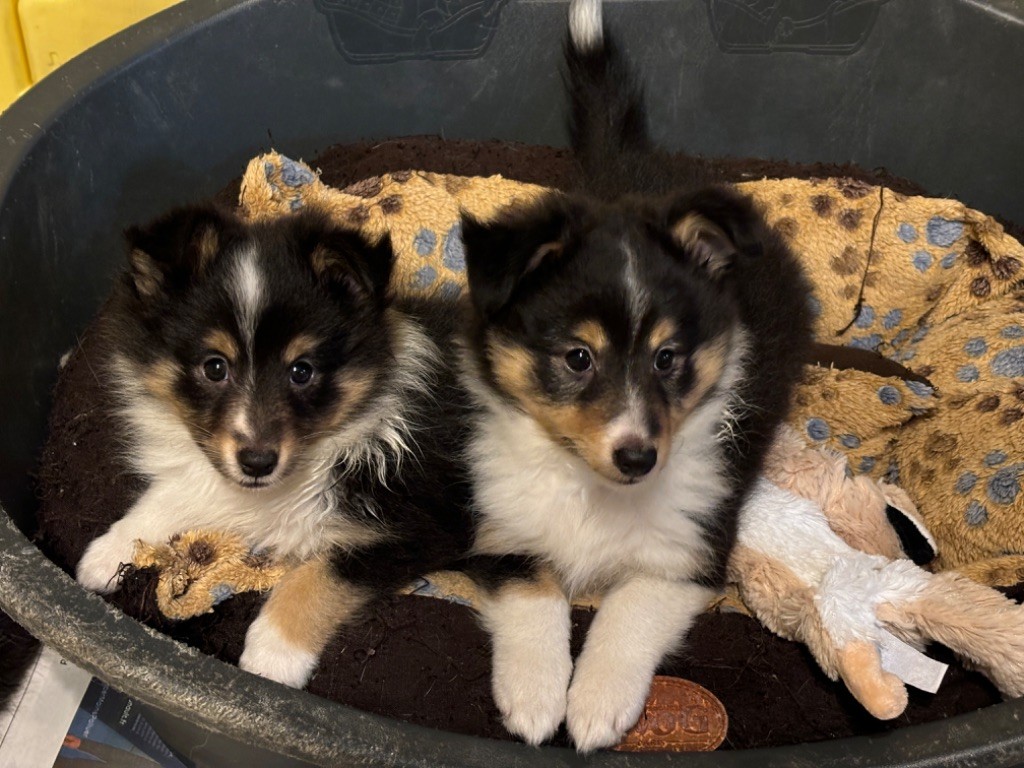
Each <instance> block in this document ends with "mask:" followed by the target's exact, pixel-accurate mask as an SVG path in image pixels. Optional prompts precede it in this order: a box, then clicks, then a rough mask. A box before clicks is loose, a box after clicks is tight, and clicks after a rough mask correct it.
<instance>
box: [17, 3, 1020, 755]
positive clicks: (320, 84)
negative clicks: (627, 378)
mask: <svg viewBox="0 0 1024 768" xmlns="http://www.w3.org/2000/svg"><path fill="white" fill-rule="evenodd" d="M565 10H566V9H565V5H564V3H563V2H548V1H546V0H542V1H537V2H528V1H525V0H524V1H522V2H516V1H515V0H455V1H454V2H444V3H443V2H437V3H429V2H422V1H421V0H379V2H375V3H365V2H359V0H315V2H313V0H248V1H247V2H238V1H237V0H189V2H186V3H183V4H182V5H180V6H178V7H175V8H172V9H171V10H168V11H166V12H164V13H162V14H160V15H159V16H157V17H155V18H153V19H150V20H149V21H147V22H145V23H143V24H142V25H140V26H137V27H134V28H132V29H130V30H127V31H126V32H124V33H122V34H120V35H118V36H117V37H115V38H113V39H112V40H110V41H108V42H106V43H104V44H102V45H101V46H99V47H97V48H95V49H93V50H92V51H89V52H87V53H86V54H84V55H82V56H80V57H79V58H77V59H75V60H74V61H72V62H71V63H69V64H68V65H67V66H65V67H63V68H61V69H60V70H58V71H57V72H56V73H54V74H53V75H51V76H50V77H48V78H47V79H46V80H44V81H43V82H42V83H41V84H40V85H38V86H37V87H36V88H34V89H33V90H32V91H31V92H29V93H28V95H26V96H25V97H24V98H22V99H21V100H20V101H19V102H17V103H16V104H15V105H13V106H12V107H11V108H10V109H9V110H8V111H7V112H6V113H5V114H4V115H3V116H2V117H0V310H2V311H0V349H2V350H3V360H4V363H3V367H2V368H0V402H2V403H3V405H4V407H3V412H2V415H0V501H2V504H3V509H4V511H5V512H6V516H4V517H3V519H2V520H0V544H2V551H0V606H2V608H3V610H5V611H7V612H9V613H10V614H11V615H12V616H14V617H15V618H16V619H17V620H18V621H19V622H21V623H22V624H23V625H24V626H25V627H27V628H28V629H29V630H30V631H31V632H32V633H33V634H35V635H36V636H37V637H39V638H40V639H42V640H43V641H44V642H46V643H48V644H50V645H52V646H53V647H55V648H57V649H58V650H59V651H60V652H61V653H63V654H64V655H65V656H66V657H68V658H69V659H71V660H72V661H74V662H76V663H78V664H80V665H82V666H83V667H85V668H86V669H88V670H90V671H92V672H94V673H95V674H97V675H99V676H100V677H102V678H104V679H105V680H107V681H109V682H110V683H111V684H113V685H114V686H116V687H118V688H120V689H122V690H124V691H125V692H127V693H129V694H131V695H134V696H136V697H138V698H139V699H141V700H142V701H144V702H145V703H146V704H147V705H149V706H150V707H151V708H152V717H153V719H154V721H155V723H156V725H157V728H158V730H159V731H160V732H161V734H162V735H163V736H164V737H165V739H166V740H167V741H168V742H169V743H170V744H171V745H172V746H173V747H174V748H176V749H178V750H179V751H181V752H182V753H183V754H185V755H186V756H190V757H191V758H192V759H194V760H197V761H198V762H199V764H200V765H215V766H233V765H246V766H250V765H268V766H269V765H274V766H277V765H282V766H284V765H305V764H312V765H325V766H326V765H332V766H337V765H369V764H379V765H410V766H411V765H421V766H446V765H452V766H487V768H493V767H494V766H497V765H523V766H527V765H529V766H533V765H567V766H568V765H578V764H583V763H591V764H594V765H616V766H625V765H662V764H668V763H670V764H673V765H684V766H707V765H716V766H758V768H770V767H771V766H813V767H815V768H818V767H820V766H867V765H874V766H953V765H956V766H979V767H982V766H984V768H997V767H999V766H1011V765H1018V764H1024V727H1022V723H1024V701H1017V702H1011V703H1007V704H1002V705H999V706H996V707H992V708H990V709H987V710H984V711H981V712H978V713H975V714H971V715H966V716H961V717H957V718H953V719H950V720H948V721H945V722H942V723H935V724H931V725H927V726H918V727H914V728H907V729H904V730H901V731H897V732H894V733H891V734H888V735H885V736H881V737H877V738H859V739H849V740H843V741H835V742H826V743H819V744H810V745H801V746H798V747H790V748H784V749H772V750H757V751H746V752H733V753H716V754H713V755H695V756H688V755H680V756H665V755H655V756H628V755H619V754H601V755H597V756H595V757H593V758H591V759H590V760H584V759H582V758H579V757H578V756H576V755H575V754H574V753H573V752H570V751H567V750H558V749H542V750H536V749H531V748H527V747H524V746H519V745H515V744H506V743H496V742H490V741H485V740H482V739H473V738H469V737H464V736H453V735H450V734H445V733H441V732H436V731H430V730H427V729H424V728H419V727H413V726H408V725H405V724H402V723H399V722H395V721H390V720H387V719H384V718H380V717H375V716H371V715H366V714H363V713H360V712H357V711H354V710H351V709H347V708H345V707H342V706H339V705H335V704H332V703H330V702H327V701H324V700H321V699H318V698H316V697H313V696H311V695H308V694H306V693H303V692H301V691H293V690H288V689H285V688H283V687H280V686H278V685H276V684H273V683H270V682H268V681H265V680H261V679H257V678H254V677H252V676H250V675H247V674H244V673H242V672H240V671H238V670H237V669H235V668H234V667H231V666H229V665H227V664H223V663H221V662H218V661H216V660H214V659H212V658H206V657H201V656H199V655H198V654H196V653H194V652H193V651H191V650H189V649H187V648H185V647H184V646H181V645H179V644H177V643H175V642H173V641H171V640H169V639H167V638H165V637H163V636H161V635H158V634H156V633H154V632H152V631H150V630H148V629H146V628H144V627H142V626H141V625H139V624H138V623H136V622H135V621H132V620H130V619H126V618H125V617H124V616H123V615H121V614H119V613H117V612H116V611H114V610H112V609H110V608H108V607H107V606H106V605H105V604H104V603H103V601H102V600H100V599H99V598H98V597H95V596H92V595H88V594H86V593H85V592H84V591H83V590H81V589H80V588H78V587H77V586H76V585H75V584H74V583H73V582H72V581H71V580H70V579H68V578H67V577H66V576H65V575H64V574H63V573H62V572H60V571H59V570H58V569H57V568H55V567H54V566H53V565H51V564H50V563H49V562H48V561H46V560H45V559H44V558H43V557H42V556H41V555H40V553H39V552H38V550H36V549H35V548H34V547H33V546H32V545H31V544H30V543H29V542H28V541H27V540H26V538H25V537H24V535H23V533H22V532H23V531H28V530H30V529H31V527H32V525H33V518H34V514H35V508H34V499H33V494H32V490H31V483H30V472H31V470H32V468H33V465H34V462H35V460H36V457H37V455H38V452H39V449H40V447H41V444H42V439H43V432H44V427H45V419H46V412H47V409H48V406H49V393H50V389H51V386H52V384H53V381H54V379H55V376H56V370H57V361H58V359H59V357H60V355H61V354H62V353H63V352H65V351H66V350H67V349H68V348H70V347H71V346H72V345H73V344H74V343H75V338H76V332H77V331H79V330H80V329H81V328H82V327H84V325H85V324H86V323H87V322H88V320H89V319H90V317H91V315H92V313H93V312H94V311H95V310H96V308H97V306H98V304H99V302H100V300H101V298H102V297H103V296H104V294H105V293H106V291H107V290H108V287H109V285H110V281H111V278H112V276H113V274H114V272H115V270H116V269H117V268H118V267H119V266H120V264H121V261H122V259H123V254H122V250H121V244H120V243H121V241H120V232H121V230H122V229H123V228H124V227H125V226H127V225H128V224H130V223H133V222H137V221H140V220H144V219H146V218H149V217H151V216H154V215H157V214H159V213H160V212H162V211H163V210H165V209H166V208H168V207H169V206H171V205H173V204H176V203H181V202H185V201H188V200H194V199H196V198H198V197H202V196H206V195H210V194H212V193H214V192H216V191H217V190H218V189H220V188H221V187H223V186H224V185H225V184H226V183H227V182H228V181H229V180H230V179H231V178H233V177H235V176H237V175H238V174H239V173H240V172H241V170H242V168H243V167H244V164H245V162H246V161H247V160H248V159H249V158H250V157H252V156H253V155H255V154H257V153H259V152H261V151H264V150H266V149H268V148H269V147H271V146H273V147H275V148H277V149H279V150H281V151H282V152H285V153H286V154H289V155H291V156H294V157H306V158H310V157H313V156H315V155H316V154H317V153H318V152H319V151H321V150H323V149H325V148H327V147H328V146H330V145H332V144H335V143H339V142H349V141H354V140H357V139H363V138H386V137H392V136H401V135H411V134H441V135H443V136H445V137H448V138H462V139H490V138H499V139H513V140H519V141H525V142H530V143H538V144H561V143H563V142H564V138H565V137H564V135H563V130H562V127H561V126H562V123H561V114H562V106H563V105H562V95H561V91H560V85H561V80H560V76H559V74H558V58H559V46H560V38H561V34H562V29H563V19H564V14H565ZM608 14H609V16H610V19H611V22H612V23H614V24H615V25H616V26H617V27H618V28H619V29H621V30H622V32H623V35H624V37H625V40H626V41H627V44H628V45H629V46H630V49H631V51H634V52H635V56H636V58H637V59H639V63H640V64H641V65H642V66H643V67H644V69H645V72H646V74H647V78H648V83H649V93H650V94H652V96H653V97H654V98H653V110H652V111H653V123H654V125H655V128H656V131H657V133H658V134H659V137H660V138H661V139H662V140H664V141H665V142H666V143H667V144H668V145H670V146H673V147H682V146H683V144H684V143H685V145H686V147H687V148H688V149H689V150H691V151H696V152H699V153H704V154H709V155H735V156H759V157H774V158H782V159H788V160H793V161H801V162H806V161H816V160H820V161H829V162H845V161H853V162H855V163H858V164H860V165H861V166H864V167H868V168H873V167H877V166H885V167H886V168H888V169H889V170H890V171H892V172H894V173H896V174H898V175H901V176H904V177H908V178H911V179H913V180H915V181H917V182H919V183H921V184H922V185H924V186H925V187H926V188H928V189H930V190H931V191H932V192H933V193H934V194H936V195H949V196H955V197H958V198H960V199H962V200H963V201H965V202H966V203H968V204H970V205H972V206H974V207H976V208H980V209H982V210H985V211H987V212H989V213H993V214H999V215H1001V216H1003V217H1005V218H1007V219H1010V220H1014V221H1017V222H1024V191H1022V190H1024V184H1022V183H1021V182H1022V180H1024V151H1022V138H1021V137H1022V135H1024V133H1022V126H1024V88H1022V85H1024V82H1022V79H1024V2H1020V1H1019V0H990V2H984V1H983V0H820V1H817V2H816V1H815V0H779V1H778V2H757V1H755V0H704V2H697V0H677V1H676V2H661V1H658V0H647V1H644V2H639V1H637V2H611V3H610V4H609V8H608ZM303 761H305V762H303Z"/></svg>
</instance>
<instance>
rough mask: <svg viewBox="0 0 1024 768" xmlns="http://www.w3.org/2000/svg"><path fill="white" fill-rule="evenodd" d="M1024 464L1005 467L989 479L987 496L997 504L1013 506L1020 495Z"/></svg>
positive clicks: (986, 490)
mask: <svg viewBox="0 0 1024 768" xmlns="http://www.w3.org/2000/svg"><path fill="white" fill-rule="evenodd" d="M1022 469H1024V464H1015V465H1013V466H1012V467H1003V468H1002V469H1000V470H999V471H998V472H996V473H995V474H994V475H992V477H990V478H989V481H988V484H987V486H986V487H985V495H986V496H988V498H989V499H990V500H991V501H992V502H993V503H995V504H1003V505H1006V504H1013V502H1014V501H1015V500H1016V499H1017V496H1019V495H1020V473H1021V470H1022Z"/></svg>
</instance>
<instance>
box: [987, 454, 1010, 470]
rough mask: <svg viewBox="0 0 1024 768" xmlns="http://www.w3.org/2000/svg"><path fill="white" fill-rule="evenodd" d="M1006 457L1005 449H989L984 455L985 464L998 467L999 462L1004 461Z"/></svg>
mask: <svg viewBox="0 0 1024 768" xmlns="http://www.w3.org/2000/svg"><path fill="white" fill-rule="evenodd" d="M1006 458H1007V456H1006V452H1005V451H991V452H990V453H988V454H986V456H985V459H984V461H985V466H986V467H998V466H999V465H1000V464H1002V463H1003V462H1004V461H1006Z"/></svg>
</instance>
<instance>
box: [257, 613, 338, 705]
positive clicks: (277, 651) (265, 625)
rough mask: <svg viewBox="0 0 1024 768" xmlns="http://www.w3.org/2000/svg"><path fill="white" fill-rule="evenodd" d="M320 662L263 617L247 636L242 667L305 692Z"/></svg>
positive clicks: (259, 617) (258, 619)
mask: <svg viewBox="0 0 1024 768" xmlns="http://www.w3.org/2000/svg"><path fill="white" fill-rule="evenodd" d="M318 661H319V658H318V657H317V655H316V654H315V653H311V652H309V651H306V650H303V649H302V648H299V647H298V646H296V645H294V644H293V643H290V642H288V640H286V639H285V638H284V637H282V636H281V633H280V632H279V631H278V629H277V628H276V627H275V626H274V625H273V623H272V622H271V621H268V620H267V619H266V618H265V617H264V615H263V614H262V613H261V614H260V615H259V616H257V617H256V621H254V622H253V623H252V624H250V625H249V631H248V632H246V633H245V649H244V650H243V651H242V656H241V658H240V659H239V660H238V666H239V667H240V668H241V669H244V670H245V671H246V672H251V673H252V674H254V675H259V676H260V677H266V678H268V679H269V680H274V681H276V682H278V683H281V684H283V685H288V686H291V687H292V688H302V687H303V686H304V685H305V684H306V683H308V682H309V679H310V678H311V677H312V676H313V671H314V670H315V669H316V665H317V662H318Z"/></svg>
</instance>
